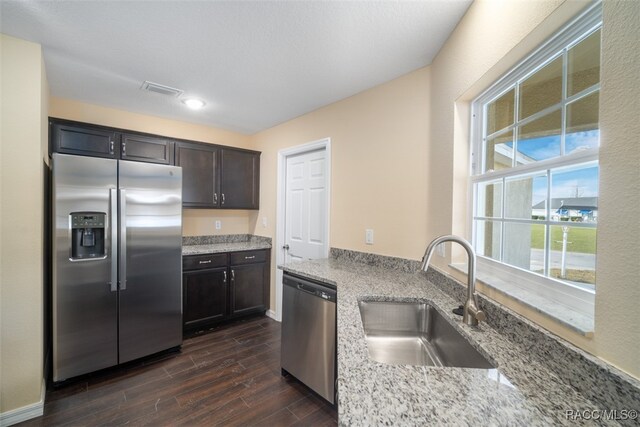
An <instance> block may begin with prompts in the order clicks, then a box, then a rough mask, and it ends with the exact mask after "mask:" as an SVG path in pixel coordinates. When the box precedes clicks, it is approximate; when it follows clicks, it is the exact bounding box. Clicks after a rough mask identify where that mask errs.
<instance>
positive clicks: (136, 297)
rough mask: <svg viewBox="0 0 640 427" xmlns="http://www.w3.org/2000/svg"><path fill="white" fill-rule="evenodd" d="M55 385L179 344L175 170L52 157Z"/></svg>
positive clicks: (178, 186) (178, 177)
mask: <svg viewBox="0 0 640 427" xmlns="http://www.w3.org/2000/svg"><path fill="white" fill-rule="evenodd" d="M52 169H53V179H52V185H53V194H52V208H53V212H52V214H53V219H52V228H53V236H52V242H53V251H52V254H53V289H52V316H53V325H52V326H53V340H52V341H53V381H54V382H59V381H62V380H65V379H68V378H71V377H75V376H78V375H81V374H85V373H89V372H93V371H96V370H99V369H103V368H107V367H110V366H114V365H117V364H120V363H124V362H128V361H130V360H134V359H138V358H140V357H143V356H147V355H150V354H153V353H156V352H159V351H162V350H166V349H169V348H172V347H177V346H180V345H181V344H182V253H181V252H182V169H181V168H180V167H176V166H166V165H157V164H151V163H139V162H129V161H124V160H112V159H101V158H94V157H82V156H71V155H66V154H58V153H54V154H53V160H52Z"/></svg>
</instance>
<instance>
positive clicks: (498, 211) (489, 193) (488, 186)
mask: <svg viewBox="0 0 640 427" xmlns="http://www.w3.org/2000/svg"><path fill="white" fill-rule="evenodd" d="M476 191H477V192H478V193H477V195H476V197H477V201H478V205H477V207H476V215H477V216H484V217H494V218H500V217H501V216H502V182H501V181H497V182H491V183H486V182H482V183H480V184H478V186H477V190H476Z"/></svg>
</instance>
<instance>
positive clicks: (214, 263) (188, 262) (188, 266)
mask: <svg viewBox="0 0 640 427" xmlns="http://www.w3.org/2000/svg"><path fill="white" fill-rule="evenodd" d="M226 266H227V254H207V255H189V256H185V257H183V258H182V270H184V271H189V270H202V269H205V268H215V267H226Z"/></svg>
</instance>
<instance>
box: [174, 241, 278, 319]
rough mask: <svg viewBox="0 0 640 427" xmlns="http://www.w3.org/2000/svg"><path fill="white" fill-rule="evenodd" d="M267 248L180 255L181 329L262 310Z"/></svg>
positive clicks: (265, 302) (265, 297)
mask: <svg viewBox="0 0 640 427" xmlns="http://www.w3.org/2000/svg"><path fill="white" fill-rule="evenodd" d="M270 254H271V251H270V250H269V249H262V250H255V251H244V252H230V253H226V254H208V255H188V256H184V257H183V262H182V264H183V276H182V288H183V305H184V306H183V325H184V330H185V331H192V330H194V329H198V328H202V327H207V326H210V325H213V324H215V323H219V322H221V321H224V320H229V319H235V318H239V317H242V316H247V315H251V314H256V313H263V314H264V312H265V311H266V310H267V307H268V305H269V284H270V272H269V265H270V259H271V256H270Z"/></svg>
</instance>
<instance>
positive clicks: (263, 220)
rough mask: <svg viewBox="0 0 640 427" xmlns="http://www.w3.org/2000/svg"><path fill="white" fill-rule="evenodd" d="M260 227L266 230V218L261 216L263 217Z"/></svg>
mask: <svg viewBox="0 0 640 427" xmlns="http://www.w3.org/2000/svg"><path fill="white" fill-rule="evenodd" d="M262 226H263V227H264V228H267V217H266V216H263V217H262Z"/></svg>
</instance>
